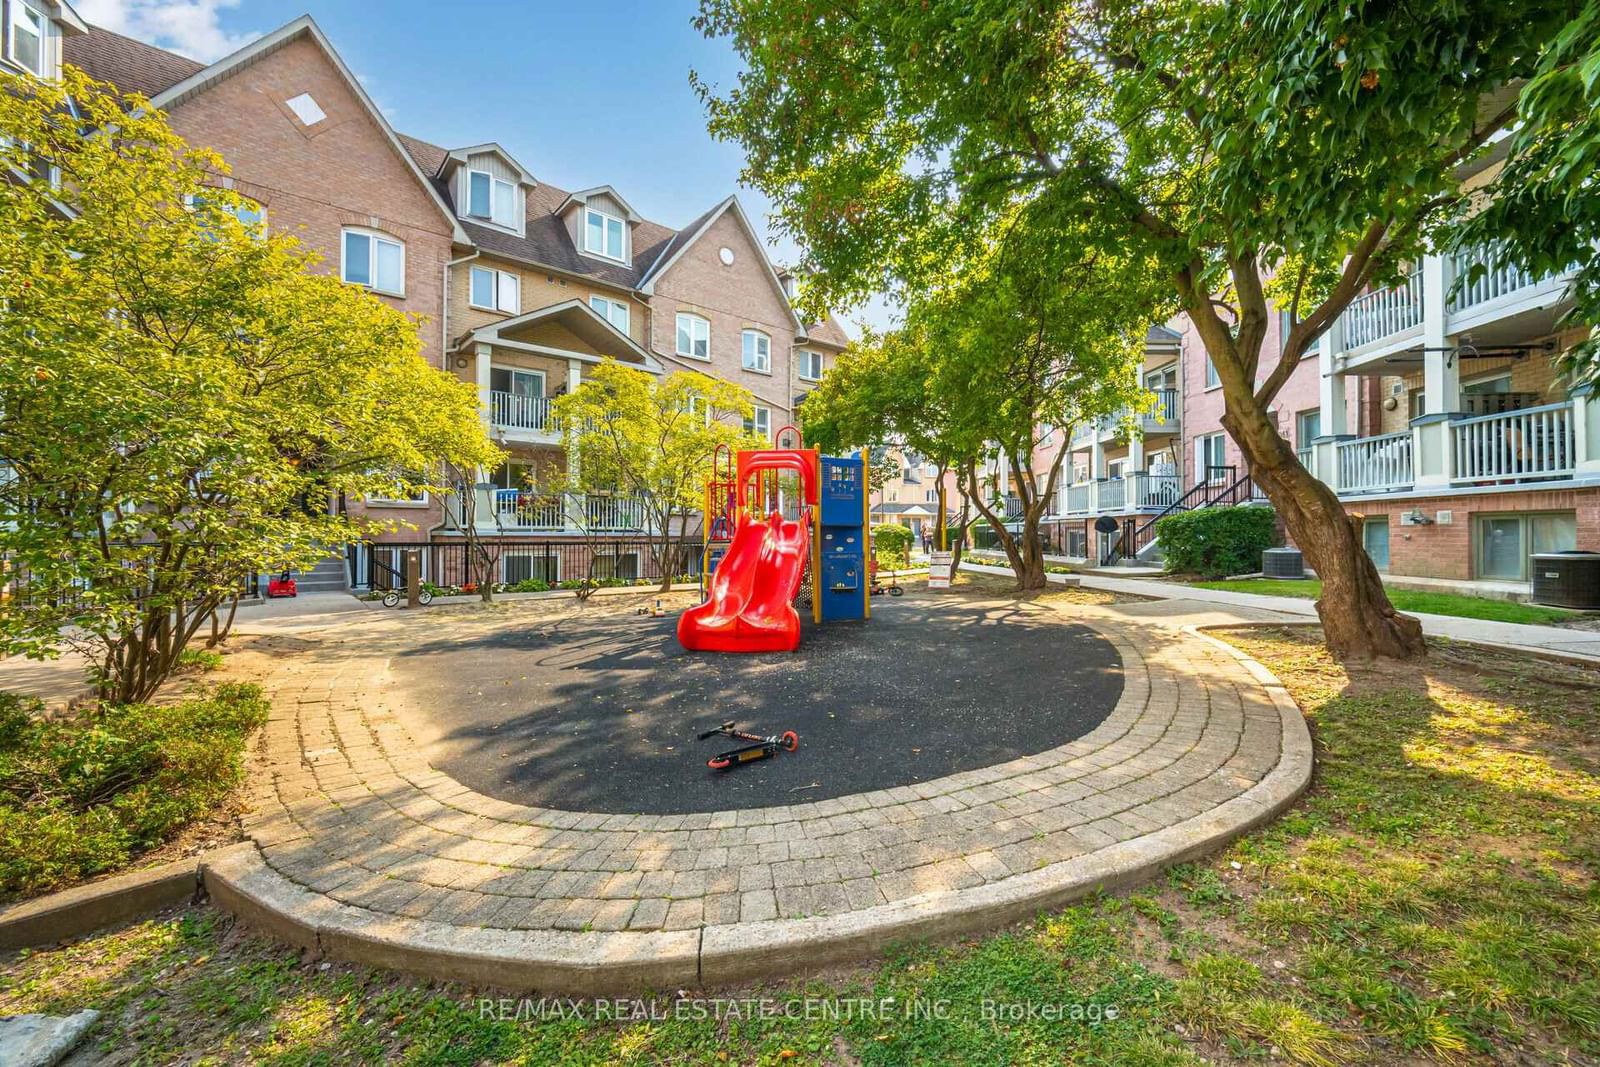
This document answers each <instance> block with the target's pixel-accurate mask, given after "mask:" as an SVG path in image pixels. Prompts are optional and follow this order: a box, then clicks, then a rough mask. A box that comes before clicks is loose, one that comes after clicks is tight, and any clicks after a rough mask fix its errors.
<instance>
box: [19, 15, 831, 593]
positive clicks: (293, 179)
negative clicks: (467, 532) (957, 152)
mask: <svg viewBox="0 0 1600 1067" xmlns="http://www.w3.org/2000/svg"><path fill="white" fill-rule="evenodd" d="M3 2H4V3H6V4H9V5H11V6H12V7H15V6H17V5H18V4H32V3H33V2H34V0H3ZM8 10H9V8H8ZM68 30H70V31H71V32H70V33H69V32H68ZM56 38H58V39H59V40H60V41H62V42H63V43H62V44H61V45H60V46H59V54H60V58H61V60H63V61H65V62H67V63H71V64H73V65H75V66H78V67H80V68H82V69H83V70H85V71H86V72H87V73H88V74H90V75H91V76H92V77H95V78H97V79H99V80H102V81H106V82H110V83H111V84H113V85H115V86H117V87H118V88H119V89H120V90H122V91H125V92H138V93H141V94H143V95H146V96H148V97H149V98H150V99H151V101H152V102H153V103H154V104H155V105H156V106H158V107H160V108H162V109H163V110H164V111H166V112H167V113H168V116H169V119H170V122H171V124H172V126H173V128H174V129H175V130H176V131H177V132H178V133H179V134H180V135H182V136H183V137H184V138H185V139H186V140H188V141H189V142H190V143H192V144H194V145H196V146H203V147H208V148H212V149H214V150H216V151H217V152H218V153H219V154H220V155H222V157H223V158H224V159H226V160H227V161H228V163H229V166H230V168H231V172H232V173H231V176H230V177H229V178H227V179H225V180H226V181H228V182H229V183H230V184H231V185H232V186H233V187H234V188H235V189H237V190H238V191H239V192H241V193H243V194H244V195H246V196H248V197H250V198H251V199H253V200H254V201H255V202H256V203H258V204H259V205H260V209H261V214H262V217H263V219H264V222H265V225H266V226H267V227H269V228H270V229H271V230H273V231H274V232H279V233H283V232H288V233H292V234H294V235H295V236H296V237H298V238H299V239H300V240H301V242H302V243H303V244H304V245H306V246H307V247H308V248H310V249H311V250H313V251H314V252H315V253H317V254H318V255H319V256H320V262H319V264H318V266H317V267H316V268H315V269H318V270H323V271H327V272H330V273H333V272H337V273H338V274H339V276H340V277H342V278H344V280H346V281H348V282H350V283H351V284H355V285H361V286H363V287H365V288H367V289H368V290H369V291H371V292H373V293H374V294H376V295H377V296H378V297H379V298H380V299H383V300H384V301H385V302H387V303H389V304H391V305H392V306H394V307H396V308H399V309H400V310H403V311H406V312H408V313H411V314H414V315H417V316H419V317H421V321H420V323H419V331H420V333H421V337H422V342H423V348H424V351H425V353H426V354H427V357H428V359H429V360H430V362H432V363H433V364H434V365H435V366H437V367H439V368H440V369H441V370H442V371H444V372H447V373H451V374H455V375H457V376H459V377H460V378H462V379H463V380H465V381H468V382H471V383H474V384H475V385H476V387H477V389H478V392H479V396H480V398H481V408H482V414H483V418H484V422H485V426H486V428H487V429H488V430H489V432H490V433H491V435H492V436H494V437H495V438H496V439H497V440H498V441H499V442H500V443H501V444H502V445H503V446H504V447H505V448H506V449H507V451H508V452H509V453H510V455H511V459H510V460H509V462H508V463H507V464H506V465H504V466H503V467H502V468H501V469H500V470H498V471H491V472H481V478H482V480H481V481H480V482H479V483H478V484H479V485H480V486H482V485H485V484H487V485H491V486H493V487H494V488H492V489H487V490H485V489H479V490H478V492H479V493H480V494H481V496H482V499H480V500H479V501H478V503H479V505H480V506H477V507H475V508H474V509H473V514H474V521H475V522H476V524H477V525H478V527H479V530H480V532H484V533H493V534H494V535H496V536H497V537H501V538H510V539H519V540H527V541H548V542H555V543H561V544H566V543H568V542H570V541H571V540H572V539H573V536H574V535H575V533H576V532H577V531H579V530H588V531H593V530H594V529H597V528H598V529H602V530H605V531H606V532H609V533H612V534H615V535H616V536H617V537H619V538H621V537H624V536H630V535H631V536H632V537H634V538H635V539H637V538H638V537H639V536H640V535H641V534H642V533H643V530H642V513H641V511H640V509H639V508H638V507H637V506H635V505H631V504H630V502H628V501H627V500H624V499H621V498H616V497H612V496H609V495H607V496H604V497H597V498H596V499H593V500H589V499H584V498H581V497H575V495H574V494H570V493H567V494H557V496H556V497H554V498H552V497H551V496H550V495H549V494H546V493H541V494H538V495H537V496H536V495H535V494H532V493H529V492H528V491H527V486H528V484H529V479H530V475H532V474H533V473H534V472H535V471H536V470H539V471H540V473H539V479H538V480H539V481H540V482H541V483H548V481H549V479H550V478H551V477H552V474H551V469H552V468H553V469H554V471H555V474H554V476H555V477H559V476H560V473H561V472H562V471H564V470H565V467H564V458H563V453H562V450H561V448H560V445H561V440H560V438H559V436H558V435H557V434H556V432H555V430H554V427H553V425H552V424H551V422H550V420H549V401H550V399H551V398H552V397H554V396H557V395H560V394H561V393H562V392H564V391H567V390H570V389H571V388H573V387H575V386H576V385H577V383H578V382H579V381H581V379H582V377H583V373H584V368H585V367H592V366H593V365H595V364H596V363H598V362H600V361H601V360H603V359H607V358H610V359H615V360H618V361H620V362H622V363H626V364H630V365H633V366H637V367H639V368H641V369H642V370H645V371H647V372H649V373H652V374H661V373H665V372H670V371H673V370H678V369H693V370H697V371H703V372H705V373H708V374H712V375H715V376H717V377H721V378H725V379H727V380H730V381H734V382H737V383H738V384H740V385H742V386H745V387H746V388H748V389H749V390H750V391H751V393H752V394H753V395H754V397H755V403H756V410H755V415H754V418H753V419H751V420H750V428H752V429H754V430H756V431H758V432H761V433H763V434H766V435H768V436H770V435H771V434H772V433H773V432H775V431H776V430H777V429H778V428H779V427H781V426H782V425H784V424H786V423H788V422H791V421H792V420H793V418H794V409H795V406H796V404H797V403H798V402H799V400H800V399H801V398H802V397H803V396H804V394H805V392H806V391H808V390H809V389H810V388H812V387H813V386H814V385H815V383H816V381H817V380H818V379H820V377H821V376H822V374H823V373H824V371H825V370H826V368H827V366H828V365H829V363H830V362H831V360H832V359H833V358H834V357H835V356H836V355H837V354H838V352H840V351H841V350H842V349H843V348H844V346H845V345H846V343H847V338H846V336H845V334H844V332H843V330H842V329H840V327H839V326H838V324H837V323H836V322H834V321H832V320H831V319H830V320H828V321H825V322H822V323H816V324H807V323H804V322H802V321H801V320H800V319H799V318H798V317H797V315H796V313H795V311H794V309H793V305H792V298H793V296H794V279H793V278H792V276H789V275H786V274H783V273H781V272H779V271H778V270H776V269H775V268H774V267H773V265H772V263H771V262H770V260H769V259H768V257H767V255H766V252H765V249H764V248H763V247H762V242H761V239H760V237H759V235H758V234H757V233H756V232H755V230H754V228H753V226H752V225H751V223H750V220H749V219H748V218H747V217H746V216H745V214H744V211H743V209H742V208H741V207H740V205H739V203H738V201H737V200H736V199H735V198H734V197H731V196H730V197H727V198H726V199H724V200H722V201H720V202H719V203H717V204H716V205H714V206H712V207H711V208H710V209H708V210H707V211H706V212H705V213H704V214H702V215H701V216H700V217H699V218H697V219H695V220H694V221H692V222H691V223H690V224H689V225H687V226H685V227H683V228H682V229H674V228H672V227H669V226H665V225H662V224H660V223H656V222H653V221H651V220H648V219H645V218H643V217H641V216H640V215H639V214H638V213H637V212H636V211H635V210H634V209H633V208H632V207H631V205H630V204H629V203H628V200H627V197H626V195H625V194H624V193H623V192H622V191H619V190H617V189H615V188H613V187H612V186H610V185H599V186H595V187H592V188H588V189H584V190H579V191H576V192H571V191H567V190H564V189H559V188H557V187H555V186H552V185H550V184H548V183H545V182H542V181H540V180H539V179H538V177H537V175H536V174H535V173H534V172H533V171H531V170H529V169H528V168H527V167H526V166H524V165H523V163H522V162H520V161H518V160H517V159H515V158H514V157H512V155H511V154H510V153H509V152H508V151H506V150H505V149H504V148H503V147H502V146H501V145H499V144H498V143H496V142H492V141H488V142H483V143H480V144H476V145H471V146H466V147H461V148H453V149H447V148H443V147H439V146H436V145H434V144H431V143H429V142H427V141H424V140H421V139H418V138H415V137H411V136H407V135H404V134H401V133H398V132H397V131H395V130H394V129H393V128H392V127H391V126H390V124H389V123H388V121H387V120H386V119H385V118H384V116H383V114H382V112H381V111H379V109H378V108H377V107H376V106H375V105H374V104H373V102H372V100H371V99H370V98H369V97H368V96H367V94H366V93H365V92H364V91H363V90H362V88H361V85H360V83H359V82H358V81H357V79H356V78H355V77H354V75H353V74H352V73H351V72H350V70H349V68H348V67H347V66H346V64H345V63H344V61H343V60H342V59H341V58H340V56H339V54H338V52H337V51H336V50H335V49H334V47H333V45H332V44H331V42H330V41H329V40H328V39H327V37H326V35H324V34H323V32H322V31H321V30H320V28H318V26H317V25H316V23H315V22H314V21H313V20H312V19H311V18H310V17H309V16H303V17H301V18H298V19H295V20H294V21H292V22H289V23H287V24H286V25H284V26H282V27H280V28H279V29H277V30H275V31H273V32H272V33H270V34H267V35H266V36H264V37H262V38H259V39H258V40H256V41H254V42H252V43H250V44H249V45H247V46H245V47H244V48H242V49H240V50H238V51H237V52H235V53H233V54H232V55H229V56H227V57H225V58H223V59H221V60H218V61H217V62H215V63H212V64H209V65H205V64H200V63H196V62H194V61H192V60H188V59H185V58H183V57H181V56H177V55H175V54H173V53H171V52H167V51H165V50H163V49H160V48H156V47H154V46H152V45H148V44H144V43H142V42H139V41H135V40H132V39H130V38H127V37H124V36H121V35H119V34H116V33H112V32H110V31H106V30H102V29H99V28H96V27H93V26H87V25H84V24H83V23H82V22H81V20H79V21H78V22H77V23H76V24H75V25H74V26H70V27H65V28H63V29H62V30H60V31H58V32H57V34H56ZM553 150H555V151H559V147H558V146H556V147H555V148H554V149H553ZM541 468H544V469H542V470H540V469H541ZM334 506H342V507H345V508H346V509H348V510H350V511H352V512H354V513H357V514H364V515H369V516H371V517H374V518H378V519H387V520H395V521H397V522H399V523H401V524H402V528H401V529H400V530H399V531H398V532H395V533H387V534H382V535H379V536H378V537H377V538H376V540H377V541H378V542H380V543H384V544H388V545H389V546H390V549H389V550H388V555H387V556H384V555H382V554H381V553H380V554H376V555H375V554H371V553H369V554H368V555H367V556H365V557H364V562H362V563H361V564H360V565H359V566H358V567H356V568H354V570H353V572H352V580H354V581H356V582H357V583H364V582H366V581H369V580H370V579H371V577H372V572H373V568H374V567H377V568H379V569H382V570H384V571H387V572H388V573H390V574H391V575H392V574H393V573H394V568H395V567H396V566H397V561H398V559H399V558H400V557H399V554H398V550H399V545H401V544H410V543H418V542H430V543H438V544H450V543H452V542H454V541H456V540H458V539H459V538H460V537H461V534H462V531H461V525H462V523H463V521H464V519H465V516H464V515H463V514H461V511H460V509H457V510H452V511H447V510H446V507H445V503H444V502H443V501H440V500H436V499H431V498H430V497H429V496H427V495H422V496H419V497H417V498H416V499H411V500H376V499H367V500H351V501H342V502H336V504H335V505H334ZM443 558H444V556H443V555H441V554H440V553H429V554H428V555H427V556H426V558H425V560H424V567H425V576H429V577H433V576H435V575H430V574H428V573H427V570H426V568H429V567H430V566H434V567H437V568H439V569H440V570H441V572H442V565H440V564H439V563H438V561H439V560H441V559H443ZM530 558H531V557H530V556H529V555H528V554H526V553H524V554H520V555H515V556H514V557H508V558H507V560H506V561H505V563H504V564H503V568H504V569H505V574H504V575H501V576H500V577H503V578H508V579H510V580H515V579H516V578H518V577H527V576H535V575H542V576H545V577H550V578H555V577H559V576H560V574H559V572H560V571H561V570H562V569H563V563H562V562H561V561H560V559H559V558H556V561H555V562H551V560H552V558H553V557H552V556H551V555H550V553H548V552H547V553H545V554H544V556H543V557H541V558H542V559H543V560H544V562H543V563H541V564H539V565H538V566H536V567H535V566H531V565H530V564H529V563H528V562H527V561H528V560H529V559H530ZM566 558H567V559H568V560H570V559H571V554H570V552H569V553H567V554H566ZM374 561H376V562H374ZM430 561H432V562H431V563H430ZM628 565H629V566H637V565H638V559H637V556H635V557H634V560H633V562H632V563H630V564H628ZM619 573H620V564H619ZM438 577H441V578H443V575H442V573H441V574H439V575H438Z"/></svg>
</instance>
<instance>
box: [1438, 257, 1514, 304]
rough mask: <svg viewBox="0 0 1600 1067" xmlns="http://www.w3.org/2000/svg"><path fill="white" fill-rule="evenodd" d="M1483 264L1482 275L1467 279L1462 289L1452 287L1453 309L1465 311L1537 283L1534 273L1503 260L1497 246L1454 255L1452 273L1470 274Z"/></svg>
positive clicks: (1451, 260) (1451, 264) (1451, 258)
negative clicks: (1496, 249)
mask: <svg viewBox="0 0 1600 1067" xmlns="http://www.w3.org/2000/svg"><path fill="white" fill-rule="evenodd" d="M1479 264H1482V265H1483V267H1484V268H1485V270H1484V273H1483V274H1482V275H1481V276H1480V277H1478V278H1475V279H1473V280H1471V281H1468V282H1465V283H1463V284H1462V286H1461V287H1460V288H1459V289H1457V288H1455V287H1454V286H1452V287H1451V289H1450V296H1449V307H1450V310H1451V311H1463V310H1465V309H1467V308H1471V307H1477V306H1478V305H1479V304H1487V303H1489V302H1490V301H1491V300H1498V299H1500V298H1501V297H1503V296H1509V295H1510V294H1511V293H1514V292H1516V291H1517V290H1518V289H1525V288H1527V287H1528V286H1530V285H1532V284H1534V278H1533V276H1532V275H1530V274H1528V273H1527V272H1526V271H1524V270H1522V268H1520V267H1518V266H1517V265H1516V264H1514V263H1507V262H1505V261H1504V260H1502V259H1501V258H1500V257H1499V256H1498V255H1496V253H1495V250H1494V249H1492V248H1483V247H1480V248H1474V249H1471V250H1469V251H1466V252H1461V253H1457V254H1456V255H1454V256H1451V257H1450V277H1451V278H1452V279H1456V278H1463V277H1466V276H1467V275H1468V274H1470V273H1471V272H1472V269H1473V268H1474V267H1475V266H1477V265H1479Z"/></svg>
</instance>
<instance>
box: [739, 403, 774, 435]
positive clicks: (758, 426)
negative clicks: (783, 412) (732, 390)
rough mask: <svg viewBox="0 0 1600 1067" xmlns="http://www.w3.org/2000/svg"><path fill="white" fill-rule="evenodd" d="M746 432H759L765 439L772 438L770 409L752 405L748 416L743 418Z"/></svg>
mask: <svg viewBox="0 0 1600 1067" xmlns="http://www.w3.org/2000/svg"><path fill="white" fill-rule="evenodd" d="M744 429H745V432H746V433H756V434H760V435H761V436H762V438H764V439H765V440H767V441H771V440H772V409H771V408H768V407H762V406H761V405H760V404H756V405H754V406H753V407H752V408H751V410H750V417H749V418H748V419H745V420H744Z"/></svg>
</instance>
